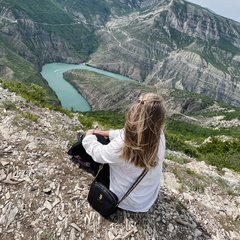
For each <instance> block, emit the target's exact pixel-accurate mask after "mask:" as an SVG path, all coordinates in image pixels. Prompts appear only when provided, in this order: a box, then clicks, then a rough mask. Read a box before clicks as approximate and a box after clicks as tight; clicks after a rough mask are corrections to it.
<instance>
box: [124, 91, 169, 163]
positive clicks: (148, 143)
mask: <svg viewBox="0 0 240 240" xmlns="http://www.w3.org/2000/svg"><path fill="white" fill-rule="evenodd" d="M165 114H166V111H165V107H164V102H163V99H162V97H160V96H159V95H157V94H154V93H146V94H142V95H141V96H140V97H139V98H138V100H137V101H136V102H135V103H134V104H133V105H132V106H131V107H130V109H129V110H128V112H127V114H126V122H125V126H124V141H123V147H122V153H121V155H120V158H123V159H125V160H126V161H128V160H129V159H130V161H131V162H132V163H133V164H134V165H135V166H138V167H144V168H151V167H155V166H156V165H157V162H158V159H157V153H158V146H159V142H160V133H161V130H162V128H163V124H164V120H165Z"/></svg>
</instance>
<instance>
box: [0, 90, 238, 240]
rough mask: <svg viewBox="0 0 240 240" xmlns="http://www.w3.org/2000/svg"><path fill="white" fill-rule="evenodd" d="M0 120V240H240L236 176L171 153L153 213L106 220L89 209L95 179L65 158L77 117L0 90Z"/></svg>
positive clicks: (119, 214)
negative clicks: (90, 191)
mask: <svg viewBox="0 0 240 240" xmlns="http://www.w3.org/2000/svg"><path fill="white" fill-rule="evenodd" d="M0 112H1V114H0V137H1V141H0V238H1V239H4V240H12V239H16V240H17V239H18V240H22V239H39V240H40V239H41V240H43V239H48V240H49V239H62V240H63V239H71V240H73V239H84V240H85V239H110V240H113V239H136V240H139V239H166V240H170V239H172V240H175V239H179V240H181V239H182V240H185V239H189V240H190V239H198V240H200V239H212V240H217V239H226V240H237V239H239V238H240V235H239V231H240V225H239V222H240V210H239V204H240V192H239V191H240V189H239V187H240V185H239V184H240V176H239V175H238V174H236V173H233V172H232V171H230V170H228V169H223V170H222V172H221V173H219V172H218V171H217V170H216V168H215V167H212V166H208V165H206V164H205V163H204V162H196V161H195V160H194V159H191V158H188V157H187V156H185V155H182V154H180V153H177V152H170V151H167V154H166V159H165V163H164V174H163V177H162V188H161V191H160V194H159V197H158V199H157V201H156V203H155V204H154V206H153V207H152V208H151V209H150V211H149V212H148V213H142V214H140V213H130V212H126V211H121V210H119V211H118V212H117V213H116V214H114V215H113V216H112V217H111V218H110V219H108V220H106V219H103V218H102V217H101V216H100V215H99V214H98V213H96V212H95V211H93V210H92V208H91V207H90V206H89V204H88V203H87V201H86V196H87V193H88V186H89V184H90V183H91V181H92V179H93V177H92V175H91V174H90V173H87V172H86V171H84V170H83V169H81V168H79V166H78V163H76V162H74V161H73V160H71V159H70V157H69V156H68V155H67V154H66V150H67V149H68V147H69V146H70V145H71V143H73V142H74V141H75V140H76V133H77V132H78V131H79V130H82V129H83V126H82V125H81V123H79V122H78V120H77V115H78V114H77V113H76V114H75V116H74V117H72V118H69V117H67V116H66V115H64V114H62V113H59V112H55V111H51V110H49V109H46V108H39V107H37V106H35V105H34V104H32V103H29V102H26V101H25V100H24V99H22V98H21V97H18V96H16V95H15V94H13V93H10V92H9V91H7V90H4V89H2V88H1V86H0ZM170 155H171V156H175V157H177V158H180V159H182V160H183V161H182V163H177V162H174V161H170V160H167V159H168V156H170Z"/></svg>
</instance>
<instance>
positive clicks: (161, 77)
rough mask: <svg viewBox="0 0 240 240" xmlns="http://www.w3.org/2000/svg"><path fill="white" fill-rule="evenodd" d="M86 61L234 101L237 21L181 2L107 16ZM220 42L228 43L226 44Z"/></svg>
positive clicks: (238, 89)
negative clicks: (98, 45) (95, 48)
mask: <svg viewBox="0 0 240 240" xmlns="http://www.w3.org/2000/svg"><path fill="white" fill-rule="evenodd" d="M98 35H99V37H100V38H101V41H102V44H103V46H105V49H106V50H105V51H104V48H103V47H102V46H101V48H100V49H99V50H98V51H97V52H96V53H95V54H93V56H92V58H91V60H90V61H89V64H90V65H92V66H96V67H99V68H103V69H106V70H109V71H112V72H120V73H121V74H123V75H126V76H129V77H131V78H133V79H136V80H139V81H144V82H146V83H148V84H151V85H161V86H164V87H171V88H176V89H185V90H189V91H192V92H196V93H203V94H206V95H207V96H209V97H211V98H214V99H215V100H218V101H223V102H225V103H229V104H233V105H236V106H239V104H240V102H239V101H240V100H239V97H238V96H239V94H240V80H239V79H240V77H239V70H238V69H239V66H240V61H239V48H240V41H239V39H240V24H239V23H237V22H235V21H231V20H229V19H226V18H223V17H220V16H217V15H214V14H213V13H211V12H209V11H207V10H206V9H202V8H200V7H197V6H193V5H192V4H188V3H185V2H182V1H160V2H159V3H158V4H155V5H152V6H151V10H147V9H145V10H144V11H138V12H133V13H131V14H129V15H127V16H122V17H118V18H112V19H111V20H110V21H109V22H108V23H107V25H106V29H104V28H103V29H101V30H99V32H98ZM226 42H228V43H229V45H228V47H226V45H225V44H226Z"/></svg>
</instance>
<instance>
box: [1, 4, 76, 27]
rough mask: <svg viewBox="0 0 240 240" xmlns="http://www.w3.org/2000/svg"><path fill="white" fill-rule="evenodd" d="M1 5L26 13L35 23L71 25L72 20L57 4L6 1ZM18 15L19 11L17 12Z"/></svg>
mask: <svg viewBox="0 0 240 240" xmlns="http://www.w3.org/2000/svg"><path fill="white" fill-rule="evenodd" d="M1 5H3V6H7V7H11V8H13V9H14V11H16V10H18V11H19V10H21V11H24V12H25V13H26V14H28V16H29V17H30V18H31V19H32V20H33V21H34V22H45V23H71V22H73V20H72V18H71V17H70V16H69V15H68V14H67V13H66V12H65V11H64V10H63V9H62V8H61V7H60V6H59V5H58V4H57V3H56V2H55V1H49V0H41V1H35V0H27V1H26V0H25V1H24V0H5V1H3V2H1ZM16 14H17V11H16Z"/></svg>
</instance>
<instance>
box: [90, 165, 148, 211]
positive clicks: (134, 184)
mask: <svg viewBox="0 0 240 240" xmlns="http://www.w3.org/2000/svg"><path fill="white" fill-rule="evenodd" d="M103 165H104V164H101V165H100V166H99V168H98V172H97V174H96V176H95V178H94V180H93V182H95V181H96V180H97V176H98V174H99V173H100V171H101V170H102V168H103ZM147 172H148V169H146V168H145V169H144V170H143V171H142V173H141V175H140V176H139V177H138V178H137V180H136V181H135V182H134V183H133V185H132V186H131V187H130V188H129V189H128V191H127V192H126V193H125V194H124V195H123V197H122V198H121V199H120V200H119V201H118V203H117V205H116V207H117V206H118V205H119V204H120V202H122V201H123V200H124V199H125V198H126V197H127V196H128V195H129V194H130V193H131V192H132V190H133V189H134V188H135V187H136V186H137V185H138V184H139V183H140V181H141V180H142V179H143V178H144V177H145V175H146V174H147Z"/></svg>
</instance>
